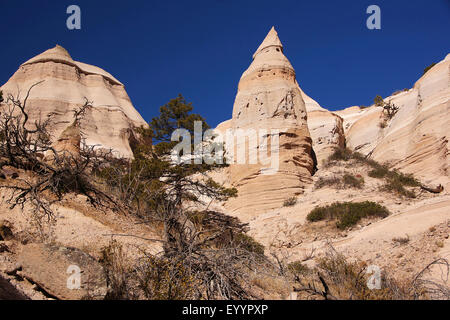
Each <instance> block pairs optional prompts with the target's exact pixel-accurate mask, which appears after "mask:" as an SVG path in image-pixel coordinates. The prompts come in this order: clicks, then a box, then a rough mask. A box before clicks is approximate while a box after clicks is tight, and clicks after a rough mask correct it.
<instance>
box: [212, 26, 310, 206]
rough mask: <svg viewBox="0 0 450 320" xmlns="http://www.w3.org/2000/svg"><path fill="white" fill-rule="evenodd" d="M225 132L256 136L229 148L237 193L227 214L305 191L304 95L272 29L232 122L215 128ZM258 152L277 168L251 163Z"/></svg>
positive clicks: (245, 79)
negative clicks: (240, 152)
mask: <svg viewBox="0 0 450 320" xmlns="http://www.w3.org/2000/svg"><path fill="white" fill-rule="evenodd" d="M227 129H228V132H232V133H233V134H234V136H235V137H236V136H242V134H244V135H245V134H247V133H249V132H256V134H257V135H258V143H257V144H255V145H252V143H251V142H250V138H245V139H241V140H238V138H236V140H235V141H234V145H233V146H232V147H231V146H230V145H228V148H229V149H228V151H229V152H230V151H233V152H234V155H235V159H234V160H235V163H233V164H232V165H231V166H230V168H229V175H230V181H231V184H232V185H233V186H235V187H236V188H237V189H238V191H239V197H238V198H237V199H234V200H230V201H229V202H228V203H227V207H228V209H229V210H230V211H232V212H233V211H236V210H239V214H245V213H249V214H257V213H260V212H263V211H265V210H268V209H273V208H276V207H280V205H282V203H283V201H284V200H286V199H287V198H289V197H292V196H296V195H299V194H301V193H302V192H303V188H304V186H305V184H307V183H309V182H310V180H311V175H312V174H313V173H314V172H315V167H316V159H315V156H314V152H313V150H312V140H311V136H310V133H309V129H308V125H307V112H306V107H305V101H304V100H303V97H302V91H301V90H300V88H299V86H298V83H297V80H296V74H295V71H294V68H293V67H292V65H291V63H290V62H289V60H288V59H287V58H286V57H285V55H284V54H283V45H282V44H281V41H280V39H279V38H278V34H277V32H276V31H275V29H274V28H272V29H271V30H270V32H269V33H268V35H267V37H266V38H265V39H264V41H263V43H262V44H261V45H260V47H259V48H258V49H257V50H256V52H255V54H254V55H253V62H252V63H251V65H250V67H249V68H248V69H247V70H246V71H245V72H244V73H243V75H242V77H241V79H240V82H239V86H238V93H237V96H236V99H235V103H234V107H233V118H232V119H231V120H229V121H226V122H224V123H222V124H221V125H219V127H218V130H219V131H221V132H222V133H224V132H225V131H227ZM277 132H279V134H277ZM249 136H250V134H249ZM275 136H278V137H279V148H273V149H272V146H275V145H276V137H275ZM230 148H232V149H233V150H230ZM238 148H241V150H242V149H245V150H246V153H245V154H246V161H245V163H236V162H238V159H237V157H238V152H237V149H238ZM274 150H277V151H274ZM262 151H264V152H267V153H266V154H267V156H268V157H274V158H278V161H276V162H277V163H276V164H275V166H274V163H273V162H272V161H270V163H268V162H266V163H263V161H261V160H262V159H261V157H258V162H257V163H252V161H251V157H250V156H251V155H253V156H255V155H256V154H258V155H259V152H262ZM274 158H271V159H274Z"/></svg>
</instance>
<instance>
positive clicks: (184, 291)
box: [137, 255, 197, 300]
mask: <svg viewBox="0 0 450 320" xmlns="http://www.w3.org/2000/svg"><path fill="white" fill-rule="evenodd" d="M137 278H138V281H139V288H140V289H141V290H142V292H143V294H144V296H145V298H146V299H150V300H186V299H193V298H194V297H195V296H194V293H195V285H196V284H197V283H196V279H195V277H193V275H192V274H191V273H190V272H189V271H188V269H187V268H186V267H185V266H184V264H183V262H182V261H176V262H174V261H173V260H171V259H170V258H166V257H157V256H152V255H148V256H147V257H146V258H145V259H143V261H141V264H140V266H138V267H137Z"/></svg>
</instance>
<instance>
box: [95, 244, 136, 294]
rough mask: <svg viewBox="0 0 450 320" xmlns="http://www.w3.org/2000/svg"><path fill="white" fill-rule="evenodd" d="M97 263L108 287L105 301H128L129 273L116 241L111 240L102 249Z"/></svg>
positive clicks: (120, 246)
mask: <svg viewBox="0 0 450 320" xmlns="http://www.w3.org/2000/svg"><path fill="white" fill-rule="evenodd" d="M99 262H100V263H101V265H102V266H103V271H104V272H105V277H106V284H107V287H108V292H107V294H106V296H105V300H127V299H130V298H131V297H130V295H129V294H130V290H129V287H128V280H129V279H128V276H129V271H128V269H127V267H126V264H125V255H124V252H123V249H122V245H120V244H119V243H118V242H117V241H116V240H112V241H111V242H110V243H109V244H108V246H106V247H104V248H103V249H102V251H101V258H100V260H99Z"/></svg>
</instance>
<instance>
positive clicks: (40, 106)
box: [0, 46, 146, 157]
mask: <svg viewBox="0 0 450 320" xmlns="http://www.w3.org/2000/svg"><path fill="white" fill-rule="evenodd" d="M40 82H41V83H40ZM37 83H40V84H38V85H37V86H35V87H34V88H33V90H32V91H31V93H30V98H29V100H28V105H27V109H28V112H29V115H30V123H32V122H34V121H35V120H38V119H39V118H41V119H46V118H47V117H48V116H49V115H53V117H54V118H53V119H54V121H53V122H54V123H55V125H53V126H52V128H51V129H52V134H53V135H54V137H53V139H57V138H58V137H59V136H60V134H61V133H62V132H63V131H64V130H65V129H66V128H68V127H69V126H70V125H71V124H72V123H73V112H72V110H73V109H75V108H79V107H81V106H82V105H83V104H84V103H85V101H86V99H88V100H89V101H91V102H93V106H94V108H93V109H92V110H89V111H88V112H87V114H86V116H85V118H84V119H83V121H82V123H81V128H80V129H81V131H82V132H83V137H84V138H86V143H87V144H89V145H98V147H99V148H105V149H110V148H112V149H113V150H114V151H116V153H117V154H118V155H120V156H124V157H131V156H132V152H131V149H130V144H129V139H130V137H132V136H133V135H134V131H133V129H134V127H140V126H141V125H144V126H145V125H146V122H145V121H144V119H143V118H142V117H141V116H140V115H139V113H138V112H137V111H136V109H135V108H134V107H133V104H132V103H131V100H130V98H129V97H128V95H127V92H126V91H125V87H124V85H123V84H122V83H120V82H119V81H118V80H117V79H116V78H114V77H113V76H112V75H111V74H109V73H107V72H106V71H104V70H102V69H100V68H98V67H95V66H91V65H88V64H85V63H81V62H77V61H74V60H73V59H72V57H71V56H70V54H69V53H68V52H67V51H66V50H65V49H64V48H62V47H60V46H56V47H55V48H53V49H50V50H47V51H45V52H44V53H42V54H40V55H38V56H36V57H34V58H32V59H30V60H28V61H27V62H25V63H24V64H22V65H21V66H20V68H19V70H18V71H17V72H16V73H15V74H14V75H13V76H12V77H11V79H9V81H8V82H7V83H6V84H4V85H3V86H2V87H1V88H0V90H2V91H3V93H4V96H5V97H6V95H7V94H12V95H14V96H19V97H20V98H21V99H22V100H23V99H24V97H25V96H26V94H27V92H28V89H29V88H30V87H31V86H32V85H34V84H37Z"/></svg>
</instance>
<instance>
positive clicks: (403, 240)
mask: <svg viewBox="0 0 450 320" xmlns="http://www.w3.org/2000/svg"><path fill="white" fill-rule="evenodd" d="M409 240H410V239H409V236H408V235H406V237H398V238H393V239H392V241H393V242H395V243H398V244H407V243H408V242H409Z"/></svg>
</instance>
